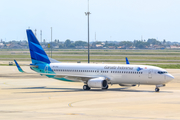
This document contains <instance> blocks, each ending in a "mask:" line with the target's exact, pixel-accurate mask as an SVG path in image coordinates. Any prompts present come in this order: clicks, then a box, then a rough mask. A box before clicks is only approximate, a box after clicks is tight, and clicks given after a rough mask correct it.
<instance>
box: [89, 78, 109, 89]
mask: <svg viewBox="0 0 180 120" xmlns="http://www.w3.org/2000/svg"><path fill="white" fill-rule="evenodd" d="M87 85H88V86H89V87H90V88H106V87H107V86H108V83H107V81H106V80H105V79H104V78H94V79H90V80H89V81H88V83H87Z"/></svg>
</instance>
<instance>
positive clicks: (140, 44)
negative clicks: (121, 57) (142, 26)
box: [134, 41, 150, 49]
mask: <svg viewBox="0 0 180 120" xmlns="http://www.w3.org/2000/svg"><path fill="white" fill-rule="evenodd" d="M149 45H150V43H148V42H143V41H136V43H134V46H135V47H136V48H139V49H145V48H146V46H147V47H148V46H149Z"/></svg>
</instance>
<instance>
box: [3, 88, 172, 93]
mask: <svg viewBox="0 0 180 120" xmlns="http://www.w3.org/2000/svg"><path fill="white" fill-rule="evenodd" d="M5 89H22V90H23V89H24V90H25V89H26V90H37V91H33V92H16V93H55V92H93V91H96V92H108V91H114V92H149V93H156V92H155V91H153V90H151V91H150V90H133V89H129V87H124V88H109V89H108V90H102V89H91V90H83V89H79V88H48V87H24V88H5ZM38 90H45V91H38ZM47 90H49V91H47ZM52 90H53V91H52ZM159 93H173V92H172V91H160V92H159Z"/></svg>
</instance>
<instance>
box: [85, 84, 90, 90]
mask: <svg viewBox="0 0 180 120" xmlns="http://www.w3.org/2000/svg"><path fill="white" fill-rule="evenodd" d="M90 89H91V88H90V87H89V86H88V85H84V86H83V90H90Z"/></svg>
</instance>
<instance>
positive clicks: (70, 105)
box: [68, 101, 80, 107]
mask: <svg viewBox="0 0 180 120" xmlns="http://www.w3.org/2000/svg"><path fill="white" fill-rule="evenodd" d="M76 102H80V101H76ZM76 102H71V103H69V104H68V106H69V107H73V106H72V104H73V103H76Z"/></svg>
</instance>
